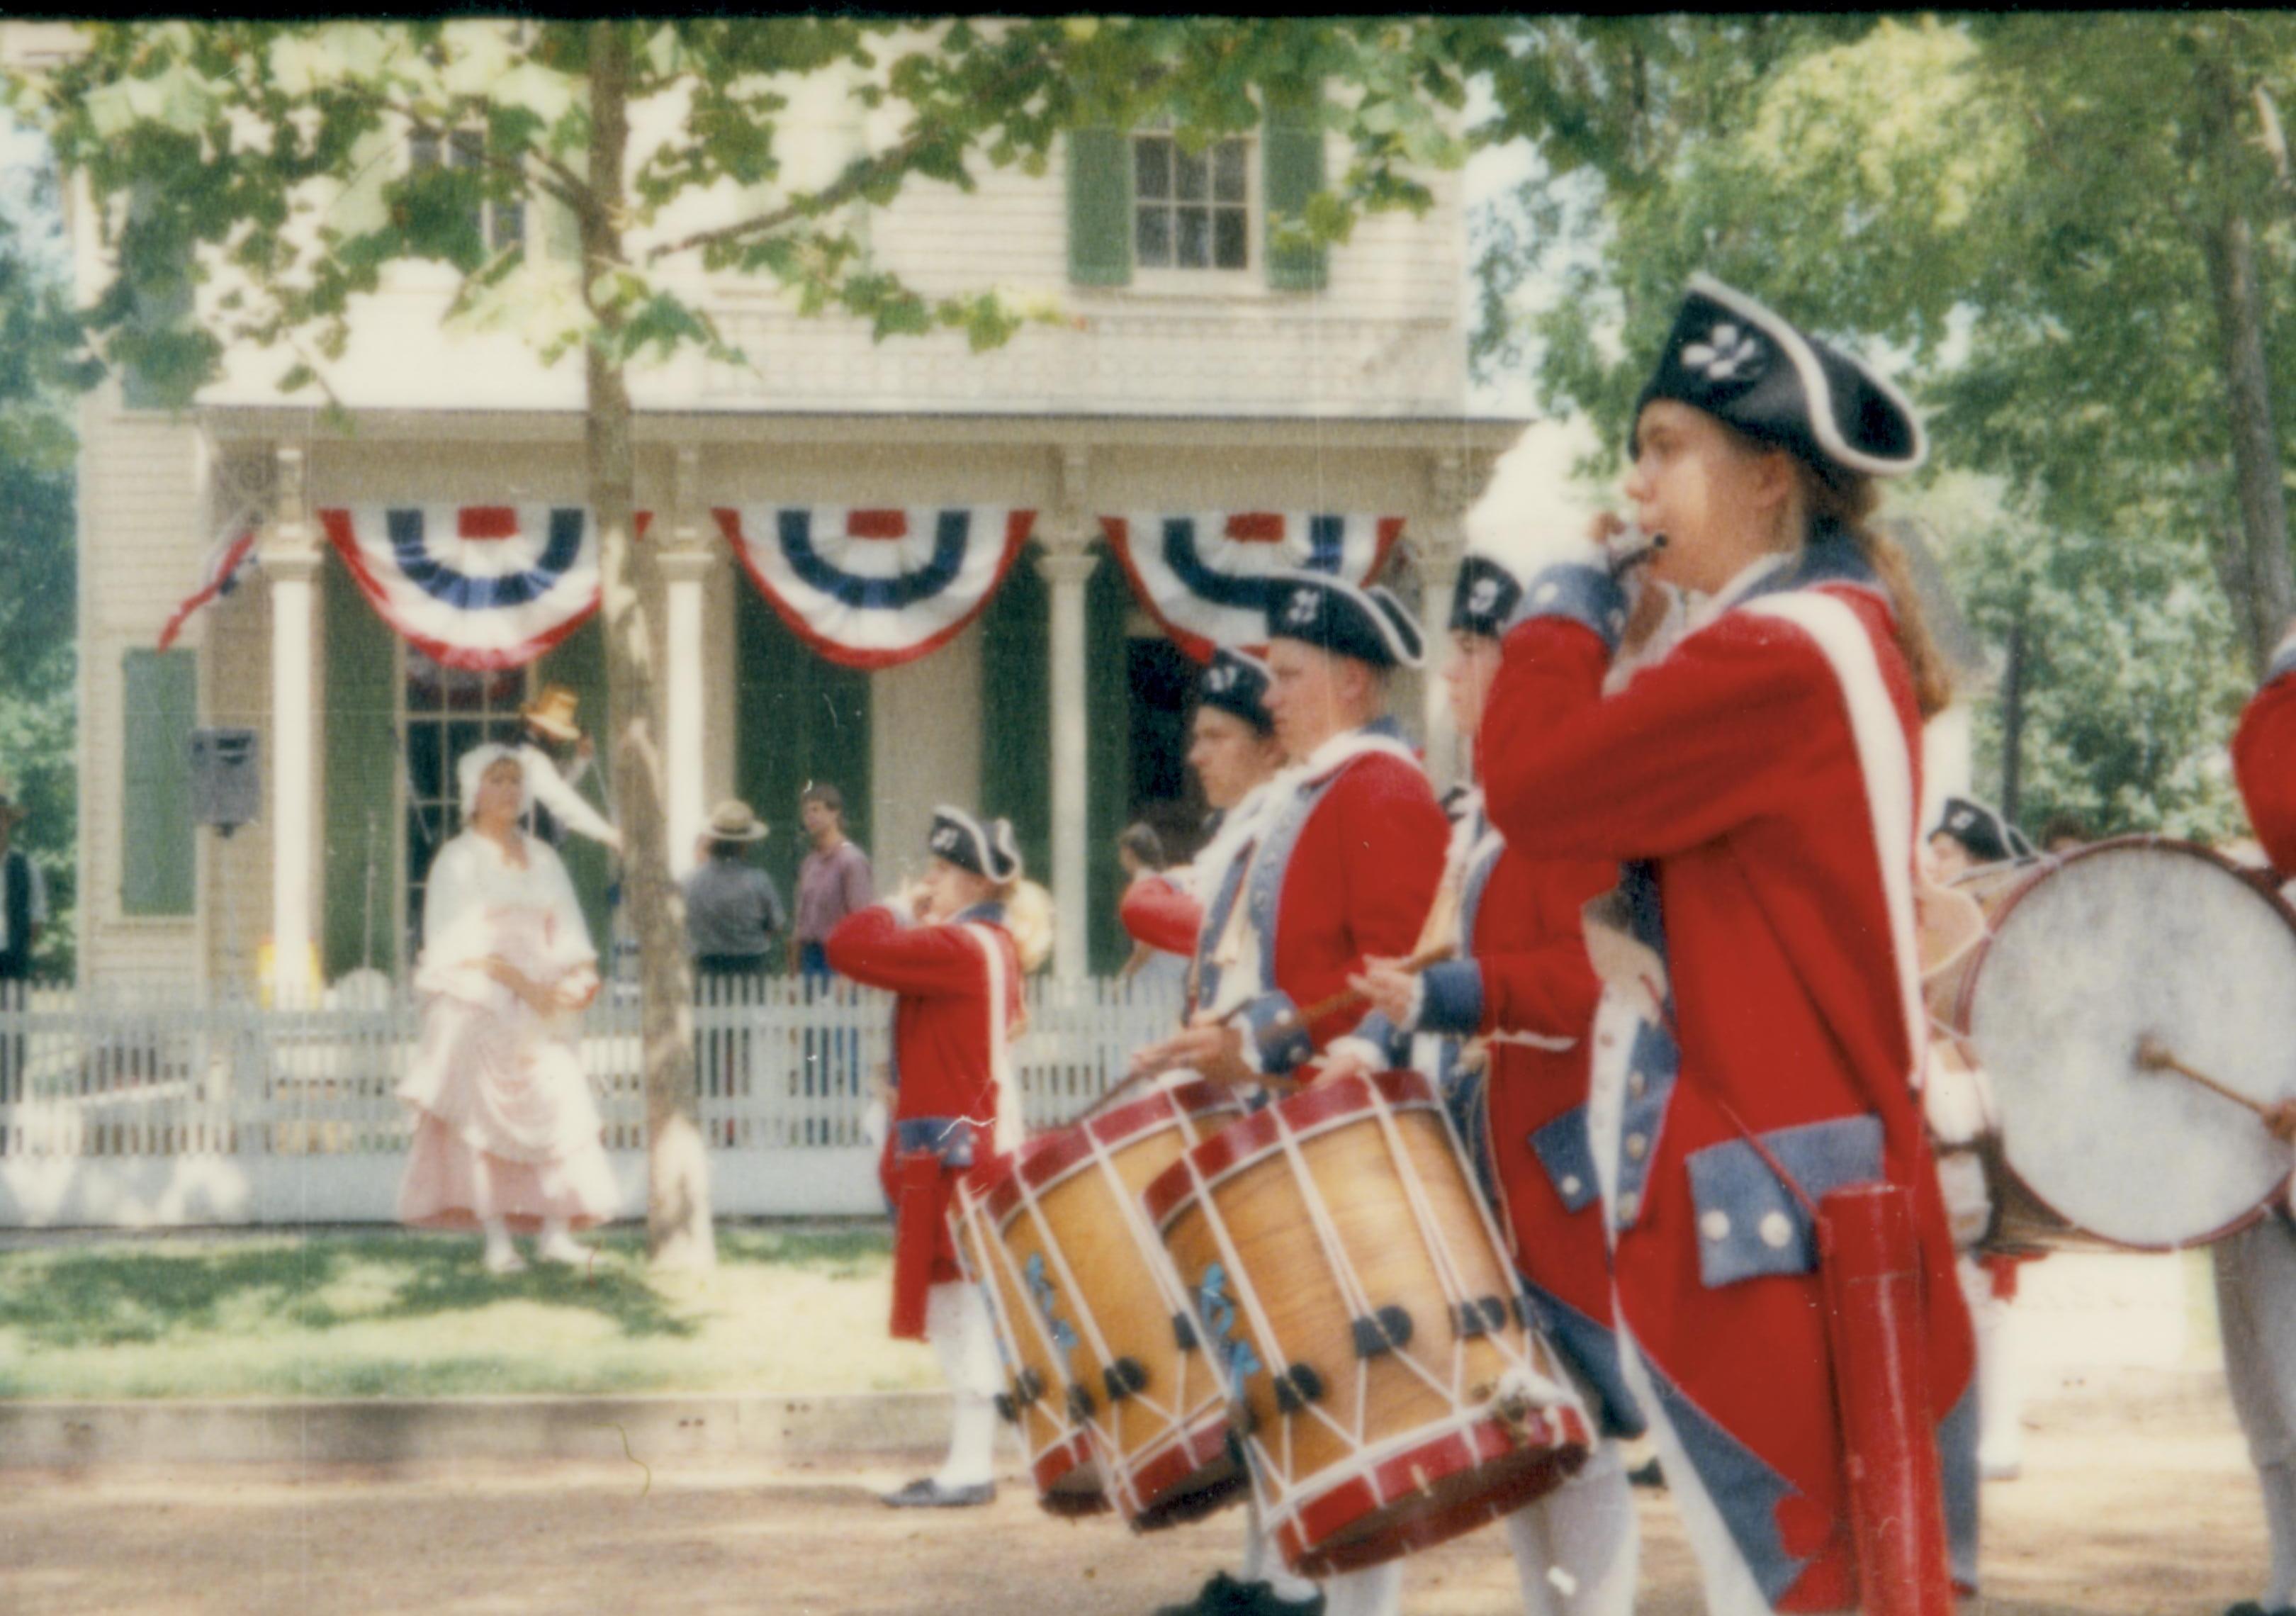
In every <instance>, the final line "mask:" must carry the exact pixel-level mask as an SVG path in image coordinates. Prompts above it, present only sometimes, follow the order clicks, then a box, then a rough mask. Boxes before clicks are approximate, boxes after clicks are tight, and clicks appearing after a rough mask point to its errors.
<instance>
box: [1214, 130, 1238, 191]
mask: <svg viewBox="0 0 2296 1616" xmlns="http://www.w3.org/2000/svg"><path fill="white" fill-rule="evenodd" d="M1212 197H1213V200H1215V201H1223V202H1240V201H1243V143H1242V141H1240V140H1224V141H1222V142H1220V144H1218V146H1217V147H1215V148H1214V149H1213V164H1212Z"/></svg>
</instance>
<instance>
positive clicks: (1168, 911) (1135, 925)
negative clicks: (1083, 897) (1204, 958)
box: [1116, 874, 1204, 958]
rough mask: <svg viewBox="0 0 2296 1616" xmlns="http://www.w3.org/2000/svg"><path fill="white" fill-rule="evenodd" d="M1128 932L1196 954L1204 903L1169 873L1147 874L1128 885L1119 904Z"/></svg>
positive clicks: (1152, 944)
mask: <svg viewBox="0 0 2296 1616" xmlns="http://www.w3.org/2000/svg"><path fill="white" fill-rule="evenodd" d="M1116 915H1117V918H1118V919H1119V920H1120V921H1122V922H1123V923H1124V931H1125V935H1126V936H1128V937H1129V938H1130V939H1132V940H1133V941H1134V942H1136V943H1145V944H1147V945H1148V947H1151V948H1158V949H1161V950H1162V951H1163V952H1164V953H1166V954H1177V955H1179V956H1182V957H1183V958H1186V957H1189V956H1193V955H1194V953H1195V951H1196V933H1197V931H1199V930H1200V929H1201V927H1202V925H1203V923H1204V906H1203V904H1202V903H1201V901H1200V900H1199V899H1198V898H1196V896H1195V894H1193V892H1190V891H1188V890H1186V889H1185V887H1183V886H1182V885H1181V884H1180V883H1179V882H1176V881H1174V880H1173V879H1172V878H1171V877H1170V876H1169V875H1163V874H1154V875H1144V876H1141V877H1140V878H1139V879H1137V880H1136V881H1135V882H1133V883H1132V884H1131V885H1130V886H1128V887H1127V888H1125V889H1124V896H1123V898H1120V899H1119V900H1118V903H1117V906H1116Z"/></svg>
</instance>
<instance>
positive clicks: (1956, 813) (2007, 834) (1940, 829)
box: [1930, 797, 2033, 864]
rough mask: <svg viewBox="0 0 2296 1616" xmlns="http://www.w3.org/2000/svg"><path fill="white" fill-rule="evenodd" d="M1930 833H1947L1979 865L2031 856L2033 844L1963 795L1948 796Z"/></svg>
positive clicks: (2010, 826) (1981, 804) (2002, 819)
mask: <svg viewBox="0 0 2296 1616" xmlns="http://www.w3.org/2000/svg"><path fill="white" fill-rule="evenodd" d="M1930 834H1931V835H1932V836H1950V837H1952V838H1953V839H1954V840H1955V841H1957V842H1959V843H1961V845H1962V846H1963V847H1964V848H1966V849H1969V856H1970V857H1972V858H1973V859H1975V860H1977V862H1978V863H1980V864H2002V863H2005V862H2006V861H2008V860H2009V859H2013V858H2030V857H2033V844H2032V843H2031V842H2030V841H2026V840H2025V837H2024V834H2023V833H2021V832H2020V831H2019V830H2018V829H2017V827H2016V826H2015V825H2013V824H2010V823H2009V822H2008V821H2007V820H2006V819H2004V818H2003V817H2002V816H2001V815H2000V814H1999V813H1998V812H1997V810H1995V809H1994V808H1989V807H1988V806H1987V805H1986V804H1984V803H1982V802H1978V801H1975V800H1972V799H1970V798H1967V797H1948V798H1947V799H1946V800H1945V803H1944V805H1943V807H1942V808H1940V810H1939V814H1938V822H1937V824H1936V826H1935V827H1934V828H1933V829H1931V832H1930Z"/></svg>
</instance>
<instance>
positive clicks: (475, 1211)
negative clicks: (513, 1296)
mask: <svg viewBox="0 0 2296 1616" xmlns="http://www.w3.org/2000/svg"><path fill="white" fill-rule="evenodd" d="M483 1159H484V1161H485V1162H486V1169H487V1177H488V1188H489V1189H490V1190H491V1191H492V1198H493V1202H494V1209H495V1215H496V1217H498V1218H501V1219H502V1220H503V1221H504V1223H507V1224H508V1225H510V1226H511V1227H512V1228H513V1229H517V1230H519V1231H521V1233H531V1232H533V1231H534V1230H536V1229H537V1228H540V1227H541V1226H542V1225H543V1223H544V1222H545V1220H547V1219H553V1218H554V1219H556V1220H557V1221H559V1222H561V1223H563V1224H565V1225H567V1226H569V1227H570V1228H577V1229H586V1228H589V1227H590V1226H593V1225H594V1224H600V1223H604V1222H606V1221H607V1220H608V1219H609V1218H612V1217H613V1216H614V1212H615V1209H616V1206H617V1205H618V1203H619V1197H618V1196H617V1195H616V1194H615V1190H614V1173H613V1169H612V1168H611V1167H610V1166H608V1165H607V1162H606V1151H605V1147H604V1146H603V1145H602V1144H599V1143H598V1142H597V1141H596V1140H594V1139H593V1140H592V1141H591V1142H590V1144H589V1146H588V1147H587V1148H586V1149H576V1150H574V1151H572V1152H570V1153H568V1154H567V1155H565V1156H562V1157H559V1158H556V1159H554V1160H552V1161H540V1162H537V1161H508V1160H506V1159H504V1157H501V1156H496V1155H493V1154H491V1153H488V1154H485V1155H484V1158H483ZM480 1160H481V1153H480V1151H479V1150H478V1149H477V1148H476V1147H475V1146H473V1145H471V1144H466V1143H465V1142H464V1141H463V1140H461V1139H458V1138H456V1137H455V1135H454V1133H453V1132H452V1131H451V1130H449V1129H448V1128H447V1125H446V1124H445V1123H443V1122H441V1121H440V1120H439V1119H438V1118H437V1117H434V1116H432V1115H431V1114H430V1112H421V1113H419V1114H418V1115H417V1116H416V1118H415V1121H414V1148H413V1149H411V1150H410V1151H408V1152H407V1154H406V1175H405V1177H401V1178H400V1179H399V1181H398V1221H399V1222H401V1223H404V1224H410V1225H413V1226H415V1227H417V1228H426V1229H475V1228H478V1227H479V1226H480V1225H481V1223H482V1222H483V1221H484V1219H483V1218H481V1217H480V1205H481V1197H480V1194H479V1172H478V1169H479V1162H480Z"/></svg>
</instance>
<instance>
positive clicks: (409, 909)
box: [390, 635, 537, 972]
mask: <svg viewBox="0 0 2296 1616" xmlns="http://www.w3.org/2000/svg"><path fill="white" fill-rule="evenodd" d="M392 637H393V639H395V640H397V641H398V671H397V675H396V677H395V678H394V679H393V681H392V686H391V688H392V691H393V696H392V701H391V715H390V718H391V723H392V725H393V726H394V727H395V729H396V731H397V734H398V756H399V758H400V759H402V762H401V765H400V767H398V770H397V771H395V772H396V775H397V778H396V779H395V780H394V781H393V782H392V787H391V789H392V795H393V797H394V798H395V799H396V800H395V801H394V803H393V805H392V811H393V816H394V818H393V823H394V824H397V825H398V841H399V857H397V858H395V859H394V860H392V869H393V871H394V872H395V874H396V879H397V885H398V891H397V898H396V901H397V902H398V910H397V915H398V937H399V939H401V942H402V945H403V947H402V953H401V960H402V962H403V964H404V965H405V968H406V970H407V971H408V972H412V971H413V970H414V962H415V961H416V960H417V959H419V958H420V957H421V956H422V903H421V902H420V898H421V896H422V894H423V893H425V892H426V891H427V890H428V888H429V885H430V864H429V863H425V864H424V865H423V866H422V873H421V874H416V873H415V871H414V857H413V854H414V829H415V825H414V816H415V813H416V812H417V810H418V808H423V807H427V806H430V805H432V804H437V805H439V807H440V808H441V809H442V811H441V813H440V815H439V821H440V823H439V828H438V830H437V831H436V833H432V832H431V831H430V828H429V827H428V825H427V824H426V826H425V828H424V835H425V838H426V839H427V840H428V841H430V858H431V859H433V860H435V859H436V858H437V857H439V849H441V848H444V847H445V846H446V845H447V843H448V842H449V841H453V840H454V839H455V837H456V836H459V835H461V834H462V833H463V823H462V820H463V811H462V804H461V800H460V796H459V793H458V792H457V790H456V783H455V758H456V756H459V754H455V755H449V753H448V751H447V734H448V731H449V728H450V726H452V725H454V724H456V723H468V722H473V721H475V722H476V723H478V724H479V725H480V729H481V732H482V734H484V736H485V739H486V740H497V739H499V740H502V741H504V742H507V743H508V744H510V745H513V746H515V745H516V744H518V737H519V722H518V718H519V714H518V710H519V707H520V705H521V704H522V703H524V702H526V701H529V700H531V699H532V697H533V694H534V680H535V669H536V666H537V664H536V663H534V662H527V663H523V664H521V666H519V667H517V668H497V669H488V671H487V672H486V673H485V674H484V675H483V676H479V677H485V678H487V679H488V680H489V681H491V680H495V679H502V678H509V677H515V678H516V679H517V681H518V685H517V691H516V693H515V694H513V695H511V696H509V697H507V698H506V699H507V700H508V701H510V703H511V705H510V706H509V707H507V708H505V709H502V710H496V708H495V707H493V706H492V705H490V704H488V703H487V702H485V701H481V703H480V710H478V712H477V713H476V714H469V713H465V714H462V715H459V716H458V715H456V714H455V710H454V709H453V708H451V707H449V706H447V704H446V698H445V689H444V686H443V685H442V688H441V693H440V704H439V707H437V708H436V709H434V710H424V711H417V710H415V709H414V706H413V705H412V703H411V701H410V700H409V697H410V695H411V690H410V686H411V685H413V683H414V659H415V658H416V657H418V656H422V657H424V660H431V659H430V658H429V657H428V656H426V655H425V653H423V652H421V651H418V650H416V649H415V648H414V646H412V645H409V644H407V643H406V640H404V639H403V638H399V636H396V635H394V636H392ZM432 666H434V667H436V668H438V669H439V670H440V672H441V673H442V674H443V675H444V676H445V677H446V678H447V679H448V680H451V679H455V678H468V677H473V675H472V672H471V670H470V669H461V668H449V667H447V665H446V664H445V663H443V662H437V661H432ZM418 723H420V724H435V725H436V726H438V728H439V783H440V786H441V789H442V791H443V792H444V796H443V797H442V798H429V797H423V798H418V797H417V796H416V795H415V792H414V726H415V725H416V724H418Z"/></svg>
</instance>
